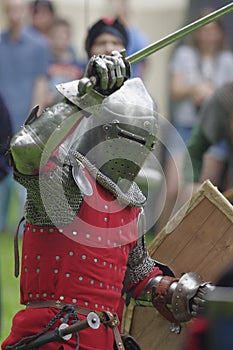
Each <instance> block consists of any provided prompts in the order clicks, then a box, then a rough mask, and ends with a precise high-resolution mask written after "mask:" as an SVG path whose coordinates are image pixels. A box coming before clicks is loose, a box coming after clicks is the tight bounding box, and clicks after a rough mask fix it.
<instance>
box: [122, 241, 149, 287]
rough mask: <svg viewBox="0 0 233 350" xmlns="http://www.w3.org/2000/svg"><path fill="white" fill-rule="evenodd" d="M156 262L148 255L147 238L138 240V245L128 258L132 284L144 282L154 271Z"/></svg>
mask: <svg viewBox="0 0 233 350" xmlns="http://www.w3.org/2000/svg"><path fill="white" fill-rule="evenodd" d="M154 266H155V264H154V260H153V259H152V258H150V256H149V255H148V252H147V249H146V244H145V236H143V237H142V238H141V239H140V240H138V242H137V245H136V246H135V247H134V248H132V249H131V251H130V254H129V258H128V269H129V277H130V282H131V283H138V282H140V281H142V280H143V279H144V278H145V277H147V276H148V275H149V273H150V272H151V271H152V270H153V268H154Z"/></svg>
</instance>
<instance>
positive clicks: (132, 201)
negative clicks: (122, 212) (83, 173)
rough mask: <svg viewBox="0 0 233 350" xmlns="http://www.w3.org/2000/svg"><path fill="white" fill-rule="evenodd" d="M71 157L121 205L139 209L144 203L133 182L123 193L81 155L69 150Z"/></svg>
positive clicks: (142, 196)
mask: <svg viewBox="0 0 233 350" xmlns="http://www.w3.org/2000/svg"><path fill="white" fill-rule="evenodd" d="M70 152H71V153H72V155H73V156H74V157H75V158H76V159H78V160H79V161H80V162H81V163H82V164H83V165H84V166H85V168H86V169H87V170H88V171H89V172H90V174H91V175H92V176H93V177H94V178H95V179H96V180H97V182H99V183H100V184H101V185H102V186H103V187H104V188H106V189H107V190H109V191H110V192H111V193H112V194H113V195H114V196H115V197H116V198H117V199H118V201H119V202H122V203H123V204H127V205H129V206H132V207H141V206H142V205H143V204H144V203H145V201H146V197H145V196H144V195H143V193H142V192H141V190H140V189H139V187H138V185H137V184H136V183H135V182H133V183H132V184H131V186H130V188H129V190H128V191H127V193H124V192H123V191H122V190H121V189H120V187H119V186H117V184H115V182H113V181H112V180H111V179H110V178H109V177H107V176H105V175H104V174H103V173H101V172H100V171H99V169H97V168H96V167H95V166H94V165H93V164H91V163H90V162H89V160H88V159H87V158H86V157H84V156H83V155H82V154H81V153H79V152H77V151H74V150H70Z"/></svg>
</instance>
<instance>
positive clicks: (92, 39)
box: [85, 17, 128, 58]
mask: <svg viewBox="0 0 233 350" xmlns="http://www.w3.org/2000/svg"><path fill="white" fill-rule="evenodd" d="M127 45H128V35H127V32H126V29H125V27H124V25H123V24H122V23H121V22H120V21H119V20H118V19H117V18H112V17H104V18H101V19H100V20H98V21H97V22H96V23H94V24H93V25H92V26H91V27H90V28H89V30H88V32H87V36H86V39H85V49H86V53H87V56H88V58H90V57H91V56H93V55H111V53H112V51H114V50H117V51H121V50H123V49H124V48H126V49H127Z"/></svg>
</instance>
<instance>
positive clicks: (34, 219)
mask: <svg viewBox="0 0 233 350" xmlns="http://www.w3.org/2000/svg"><path fill="white" fill-rule="evenodd" d="M70 152H71V151H70ZM72 153H73V156H74V157H75V158H76V159H78V160H79V161H80V162H81V163H82V164H83V165H84V166H85V167H86V169H87V170H88V171H89V172H90V174H91V175H92V176H93V177H94V178H96V180H97V181H98V182H99V183H100V184H101V185H102V186H103V187H104V188H106V189H107V190H109V191H110V192H111V193H112V194H113V195H114V196H115V197H116V198H117V199H118V201H119V202H122V203H124V204H127V205H130V206H133V207H140V206H141V205H142V204H143V203H144V202H145V200H146V198H145V196H144V195H143V194H142V192H141V191H140V189H139V187H138V186H137V184H136V183H133V184H132V185H131V187H130V189H129V190H128V192H127V193H123V192H122V191H121V189H120V188H119V187H118V186H117V185H116V184H115V183H114V182H113V181H112V180H111V179H109V178H108V177H107V176H105V175H103V174H102V173H101V172H100V171H99V170H98V169H97V168H96V167H95V166H94V165H92V164H91V163H90V162H89V161H88V160H87V159H86V158H85V157H84V156H82V155H81V154H80V153H79V152H77V151H72ZM14 177H15V180H16V181H17V182H19V183H20V184H21V185H22V186H24V187H25V188H26V189H27V200H26V203H25V219H26V220H27V221H28V222H29V223H30V224H33V225H39V226H41V225H42V226H43V225H46V226H64V225H68V224H70V223H72V222H73V220H74V219H75V218H76V216H77V214H78V212H79V209H80V207H81V205H82V201H83V197H84V195H83V194H82V193H81V191H80V190H79V188H78V186H77V185H76V183H75V181H74V179H73V176H72V168H71V166H70V165H69V164H65V163H64V164H63V166H62V165H61V164H57V166H56V169H55V170H53V171H50V172H44V173H41V174H40V175H39V176H38V175H35V176H33V175H30V176H29V175H23V174H20V173H18V172H17V171H14Z"/></svg>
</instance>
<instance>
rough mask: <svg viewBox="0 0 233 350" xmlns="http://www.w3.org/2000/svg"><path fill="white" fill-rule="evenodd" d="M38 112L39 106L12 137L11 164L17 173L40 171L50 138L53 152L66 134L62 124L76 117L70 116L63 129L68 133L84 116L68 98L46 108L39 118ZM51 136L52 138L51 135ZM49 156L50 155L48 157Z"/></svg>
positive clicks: (26, 173)
mask: <svg viewBox="0 0 233 350" xmlns="http://www.w3.org/2000/svg"><path fill="white" fill-rule="evenodd" d="M37 111H38V107H35V108H33V110H32V111H31V113H30V115H29V117H28V118H27V120H26V122H25V123H24V125H23V126H22V127H21V128H20V130H19V131H18V132H17V133H16V134H15V135H14V136H13V138H12V140H11V143H10V154H11V157H12V162H13V164H12V165H13V166H14V167H15V168H16V169H17V170H18V172H20V173H22V174H25V175H32V174H36V173H38V171H39V167H40V162H41V157H42V153H43V151H44V149H45V145H46V144H47V143H48V141H49V140H50V141H53V143H52V144H51V147H49V149H51V152H52V151H53V150H54V149H55V148H56V146H57V145H58V144H59V143H60V142H61V141H62V139H63V138H64V136H65V135H64V133H63V131H62V129H63V128H61V125H62V123H63V122H65V121H66V120H67V118H68V117H70V116H72V115H73V116H74V118H69V125H68V128H67V127H65V128H64V132H65V134H67V133H68V131H69V129H71V128H72V126H73V125H74V124H75V123H76V122H77V120H78V118H79V117H80V115H81V113H77V112H78V109H77V107H76V106H74V105H72V104H70V103H69V102H68V101H65V102H60V103H58V104H56V105H54V106H52V107H49V108H47V109H45V111H44V112H43V113H42V114H41V115H40V116H39V117H38V116H37ZM55 132H56V133H55ZM52 135H53V137H51V136H52ZM47 149H48V147H47ZM50 155H51V154H48V156H47V159H48V158H49V156H50Z"/></svg>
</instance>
